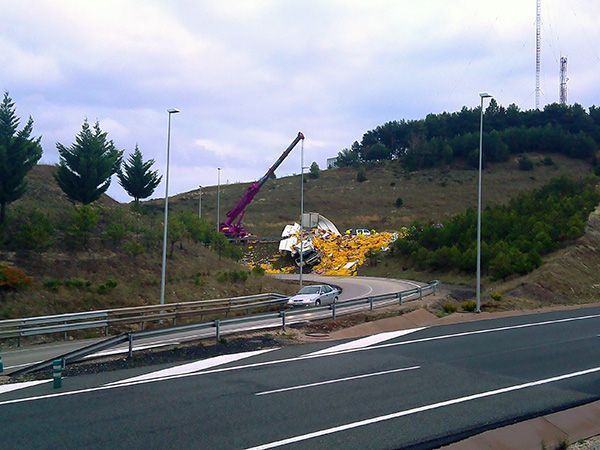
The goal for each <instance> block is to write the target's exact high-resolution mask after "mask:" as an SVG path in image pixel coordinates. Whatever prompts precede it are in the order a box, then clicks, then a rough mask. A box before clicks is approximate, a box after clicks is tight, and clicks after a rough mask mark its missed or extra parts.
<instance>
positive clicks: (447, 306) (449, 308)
mask: <svg viewBox="0 0 600 450" xmlns="http://www.w3.org/2000/svg"><path fill="white" fill-rule="evenodd" d="M457 309H458V308H457V307H456V305H455V304H454V303H444V304H443V305H442V310H443V311H444V312H445V313H446V314H452V313H455V312H456V310H457Z"/></svg>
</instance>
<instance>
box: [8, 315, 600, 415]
mask: <svg viewBox="0 0 600 450" xmlns="http://www.w3.org/2000/svg"><path fill="white" fill-rule="evenodd" d="M598 317H600V314H594V315H589V316H580V317H571V318H567V319H557V320H550V321H544V322H534V323H529V324H523V325H514V326H508V327H499V328H490V329H487V330H477V331H467V332H464V333H456V334H446V335H443V336H434V337H429V338H421V339H413V340H410V341H402V342H392V343H390V344H380V345H373V346H371V347H365V348H356V349H350V350H343V351H339V352H335V353H324V354H322V355H313V356H299V357H295V358H285V359H278V360H273V361H264V362H260V363H252V364H243V365H241V366H234V367H224V368H220V369H211V370H205V371H202V372H196V373H187V374H180V375H172V376H169V377H162V378H156V379H152V380H141V381H136V382H132V383H123V384H118V385H111V386H100V387H95V388H89V389H81V390H78V391H69V392H64V393H58V394H49V395H47V396H38V397H29V398H23V399H16V400H8V401H5V402H0V406H1V405H5V404H10V403H20V402H26V401H31V400H40V399H44V398H53V397H61V396H63V395H74V394H80V393H86V392H93V391H101V390H105V389H114V388H118V387H124V386H132V385H136V384H145V383H154V382H157V381H167V380H174V379H178V378H186V377H194V376H200V375H209V374H213V373H221V372H230V371H234V370H242V369H249V368H254V367H263V366H271V365H276V364H283V363H287V362H294V361H304V360H308V359H313V358H325V357H330V356H337V355H344V354H346V353H354V352H363V351H369V350H377V349H380V348H387V347H394V346H397V345H408V344H416V343H420V342H427V341H433V340H438V339H449V338H453V337H463V336H468V335H473V334H481V333H491V332H495V331H506V330H511V329H516V328H526V327H534V326H541V325H551V324H554V323H562V322H570V321H575V320H585V319H595V318H598Z"/></svg>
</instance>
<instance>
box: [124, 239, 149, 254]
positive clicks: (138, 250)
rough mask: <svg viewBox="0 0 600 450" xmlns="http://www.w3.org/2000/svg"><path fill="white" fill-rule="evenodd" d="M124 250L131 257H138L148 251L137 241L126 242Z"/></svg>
mask: <svg viewBox="0 0 600 450" xmlns="http://www.w3.org/2000/svg"><path fill="white" fill-rule="evenodd" d="M122 248H123V251H124V252H125V253H127V254H128V255H129V256H138V255H141V254H143V253H144V252H145V251H146V249H145V248H144V246H143V245H142V244H140V243H139V242H137V241H126V242H125V243H124V244H123V247H122Z"/></svg>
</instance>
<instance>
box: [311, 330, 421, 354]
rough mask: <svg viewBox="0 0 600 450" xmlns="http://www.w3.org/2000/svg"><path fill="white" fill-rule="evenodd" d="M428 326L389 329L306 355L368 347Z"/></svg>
mask: <svg viewBox="0 0 600 450" xmlns="http://www.w3.org/2000/svg"><path fill="white" fill-rule="evenodd" d="M425 328H427V327H419V328H409V329H407V330H400V331H388V332H386V333H378V334H374V335H372V336H367V337H364V338H361V339H356V340H354V341H350V342H346V343H344V344H340V345H336V346H333V347H328V348H324V349H323V350H319V351H316V352H312V353H307V354H306V355H304V356H312V355H322V354H324V353H334V352H339V351H343V350H349V349H354V348H363V347H368V346H370V345H373V344H378V343H379V342H384V341H389V340H390V339H395V338H397V337H400V336H406V335H407V334H411V333H415V332H417V331H421V330H424V329H425Z"/></svg>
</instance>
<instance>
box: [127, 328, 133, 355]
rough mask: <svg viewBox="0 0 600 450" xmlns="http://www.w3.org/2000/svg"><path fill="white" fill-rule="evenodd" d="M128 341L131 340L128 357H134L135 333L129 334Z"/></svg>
mask: <svg viewBox="0 0 600 450" xmlns="http://www.w3.org/2000/svg"><path fill="white" fill-rule="evenodd" d="M127 341H128V342H129V349H128V352H127V357H128V358H129V359H131V358H133V333H128V334H127Z"/></svg>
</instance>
